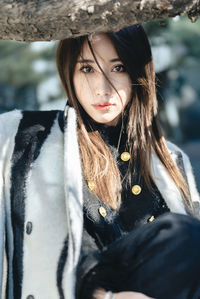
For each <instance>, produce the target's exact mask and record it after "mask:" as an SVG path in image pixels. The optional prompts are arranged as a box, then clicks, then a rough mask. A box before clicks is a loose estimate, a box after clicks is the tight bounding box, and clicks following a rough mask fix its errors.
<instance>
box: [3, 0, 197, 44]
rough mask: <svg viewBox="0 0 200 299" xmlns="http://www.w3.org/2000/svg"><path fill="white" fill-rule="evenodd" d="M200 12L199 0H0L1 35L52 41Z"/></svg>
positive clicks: (192, 18) (16, 38)
mask: <svg viewBox="0 0 200 299" xmlns="http://www.w3.org/2000/svg"><path fill="white" fill-rule="evenodd" d="M186 14H187V15H188V16H189V17H190V19H191V20H192V21H195V19H196V18H197V17H198V16H199V15H200V0H82V1H80V0H59V1H58V0H1V1H0V39H10V40H12V39H15V40H18V41H27V42H31V41H39V40H40V41H49V40H59V39H64V38H66V37H76V36H80V35H84V34H88V33H92V32H100V31H101V32H102V31H109V30H117V29H120V28H122V27H124V26H128V25H132V24H135V23H144V22H147V21H151V20H154V19H161V18H168V17H174V16H176V15H186Z"/></svg>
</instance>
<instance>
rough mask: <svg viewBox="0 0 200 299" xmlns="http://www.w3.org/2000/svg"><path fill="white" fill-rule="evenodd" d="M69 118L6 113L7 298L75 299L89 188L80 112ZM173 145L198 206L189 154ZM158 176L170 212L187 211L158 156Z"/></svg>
mask: <svg viewBox="0 0 200 299" xmlns="http://www.w3.org/2000/svg"><path fill="white" fill-rule="evenodd" d="M64 116H65V117H64V121H63V112H61V111H45V112H43V111H40V112H23V111H19V110H16V111H12V112H9V113H5V114H3V115H1V116H0V294H1V297H0V298H9V299H13V298H15V299H18V298H23V299H25V298H29V299H31V298H32V299H33V298H35V299H56V298H67V299H73V298H75V295H74V286H75V271H76V266H77V263H78V259H79V254H80V248H81V239H82V226H83V213H82V205H83V192H82V187H83V186H82V174H81V160H80V154H79V148H78V142H77V134H76V114H75V111H74V109H73V108H68V110H66V111H65V115H64ZM168 147H169V151H170V152H171V155H172V158H173V160H174V161H175V163H178V164H179V165H178V166H179V168H181V167H182V168H184V173H185V174H186V176H187V181H188V184H189V187H190V192H191V197H192V200H193V202H195V203H196V205H199V194H198V192H197V189H196V186H195V182H194V177H193V173H192V169H191V165H190V162H189V159H188V157H187V156H186V155H185V154H184V153H183V152H182V151H181V150H180V149H179V148H178V147H177V146H175V145H173V144H172V143H168ZM151 172H152V179H153V181H154V182H155V184H156V185H157V187H158V189H159V191H160V193H161V194H162V196H163V198H164V199H165V201H166V203H167V205H168V207H169V209H170V210H171V211H172V212H176V213H181V214H186V210H185V208H184V205H183V201H182V199H181V196H180V193H179V191H178V189H177V188H176V186H175V185H174V183H173V181H172V179H171V178H170V177H169V175H168V173H167V172H166V170H165V168H164V166H163V165H162V164H161V163H160V161H159V159H158V158H157V157H156V156H155V155H153V156H152V170H151ZM31 296H32V297H31Z"/></svg>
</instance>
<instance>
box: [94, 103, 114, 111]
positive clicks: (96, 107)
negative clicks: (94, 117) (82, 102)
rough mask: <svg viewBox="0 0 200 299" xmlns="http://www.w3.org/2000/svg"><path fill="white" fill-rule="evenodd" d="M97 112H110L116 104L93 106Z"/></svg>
mask: <svg viewBox="0 0 200 299" xmlns="http://www.w3.org/2000/svg"><path fill="white" fill-rule="evenodd" d="M93 106H94V108H95V109H97V110H109V109H110V108H111V107H112V106H114V104H110V103H104V104H95V105H93Z"/></svg>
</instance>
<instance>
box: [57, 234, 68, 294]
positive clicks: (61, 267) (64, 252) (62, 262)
mask: <svg viewBox="0 0 200 299" xmlns="http://www.w3.org/2000/svg"><path fill="white" fill-rule="evenodd" d="M67 253H68V236H67V237H66V239H65V242H64V246H63V249H62V252H61V255H60V258H59V261H58V268H57V287H58V292H59V296H60V299H64V298H65V296H64V293H63V287H62V277H63V271H64V267H65V263H66V259H67Z"/></svg>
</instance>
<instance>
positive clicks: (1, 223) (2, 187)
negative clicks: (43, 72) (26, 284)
mask: <svg viewBox="0 0 200 299" xmlns="http://www.w3.org/2000/svg"><path fill="white" fill-rule="evenodd" d="M20 118H21V112H20V111H18V110H16V111H13V112H8V113H4V114H1V115H0V298H5V296H6V295H5V292H6V281H7V258H6V256H7V254H6V251H5V242H6V217H7V213H6V200H9V199H8V198H7V197H8V196H7V195H8V189H9V188H8V186H6V176H8V175H9V167H10V165H11V157H12V152H13V148H14V137H15V134H16V132H17V128H18V124H19V121H20Z"/></svg>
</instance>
